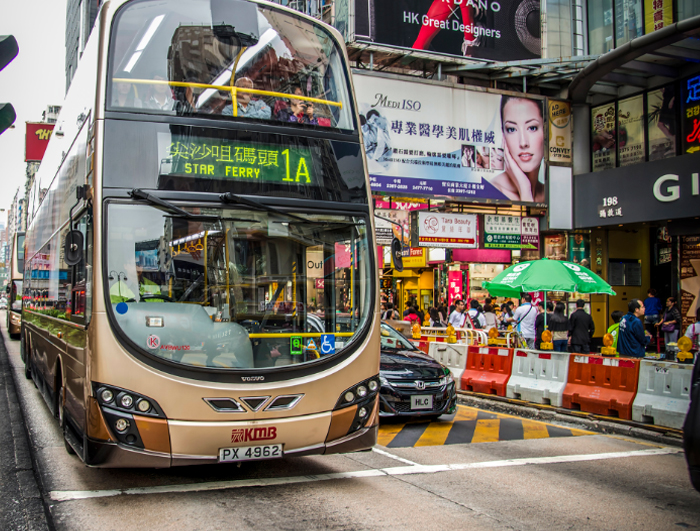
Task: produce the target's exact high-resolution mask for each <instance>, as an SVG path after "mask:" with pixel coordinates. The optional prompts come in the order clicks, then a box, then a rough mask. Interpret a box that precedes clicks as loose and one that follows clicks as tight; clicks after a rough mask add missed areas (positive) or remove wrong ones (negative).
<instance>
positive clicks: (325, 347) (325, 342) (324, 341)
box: [321, 334, 335, 355]
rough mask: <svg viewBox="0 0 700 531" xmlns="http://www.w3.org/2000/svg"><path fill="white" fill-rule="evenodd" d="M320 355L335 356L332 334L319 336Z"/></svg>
mask: <svg viewBox="0 0 700 531" xmlns="http://www.w3.org/2000/svg"><path fill="white" fill-rule="evenodd" d="M321 354H324V355H327V354H335V336H334V335H333V334H321Z"/></svg>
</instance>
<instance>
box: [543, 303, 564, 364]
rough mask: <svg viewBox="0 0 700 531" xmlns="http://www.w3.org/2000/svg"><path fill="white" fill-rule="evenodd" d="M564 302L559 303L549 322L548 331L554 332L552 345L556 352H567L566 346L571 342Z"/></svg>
mask: <svg viewBox="0 0 700 531" xmlns="http://www.w3.org/2000/svg"><path fill="white" fill-rule="evenodd" d="M565 309H566V306H564V303H563V302H558V303H557V305H556V306H555V307H554V313H553V314H552V316H551V317H550V318H549V320H548V321H547V330H549V331H550V332H552V343H553V344H554V351H555V352H566V345H567V344H568V342H569V339H568V335H569V320H568V319H567V318H566V314H565V313H564V310H565Z"/></svg>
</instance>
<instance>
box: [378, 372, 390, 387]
mask: <svg viewBox="0 0 700 531" xmlns="http://www.w3.org/2000/svg"><path fill="white" fill-rule="evenodd" d="M379 383H380V384H382V385H386V386H387V387H391V384H390V383H389V380H387V379H386V378H384V376H382V375H381V374H380V375H379Z"/></svg>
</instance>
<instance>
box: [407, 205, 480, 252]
mask: <svg viewBox="0 0 700 531" xmlns="http://www.w3.org/2000/svg"><path fill="white" fill-rule="evenodd" d="M413 220H415V224H416V226H415V229H416V230H413V231H412V233H413V234H417V236H418V242H417V243H418V245H419V246H420V247H451V248H463V249H468V248H475V247H476V246H477V233H476V227H477V216H476V214H440V213H438V212H416V213H414V214H413Z"/></svg>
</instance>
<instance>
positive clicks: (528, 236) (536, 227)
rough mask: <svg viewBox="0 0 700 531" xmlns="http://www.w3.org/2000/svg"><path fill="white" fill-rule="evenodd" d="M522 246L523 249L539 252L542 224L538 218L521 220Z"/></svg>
mask: <svg viewBox="0 0 700 531" xmlns="http://www.w3.org/2000/svg"><path fill="white" fill-rule="evenodd" d="M520 244H521V248H522V249H530V250H537V249H539V248H540V222H539V220H538V219H537V218H522V219H521V220H520Z"/></svg>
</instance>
